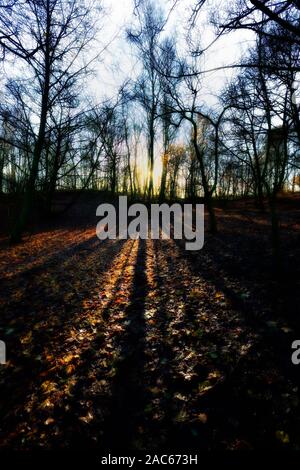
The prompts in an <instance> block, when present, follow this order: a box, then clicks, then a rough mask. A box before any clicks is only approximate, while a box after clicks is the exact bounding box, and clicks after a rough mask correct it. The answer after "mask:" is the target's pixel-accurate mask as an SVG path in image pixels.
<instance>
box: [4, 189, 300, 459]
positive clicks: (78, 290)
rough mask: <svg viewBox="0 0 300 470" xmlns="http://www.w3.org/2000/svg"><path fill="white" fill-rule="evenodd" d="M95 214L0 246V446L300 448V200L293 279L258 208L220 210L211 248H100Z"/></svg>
mask: <svg viewBox="0 0 300 470" xmlns="http://www.w3.org/2000/svg"><path fill="white" fill-rule="evenodd" d="M98 203H99V201H98V202H97V203H95V201H94V202H90V203H89V204H86V206H85V205H84V203H78V204H77V207H75V208H74V209H73V212H72V211H71V213H70V214H69V215H68V217H66V216H64V217H63V218H61V219H58V220H57V221H55V222H51V223H49V224H48V226H47V224H46V225H44V226H43V227H40V228H39V227H36V229H35V231H34V233H33V234H31V235H30V236H29V235H28V236H26V237H25V239H24V242H23V243H22V244H20V245H17V246H15V247H8V246H7V238H6V237H5V236H4V235H3V237H2V238H1V240H0V242H1V247H0V276H1V279H0V302H1V303H0V306H1V315H0V339H1V340H4V341H5V343H6V347H7V364H6V365H1V366H0V388H1V392H2V393H1V395H2V398H1V403H0V432H1V434H0V445H1V447H2V448H5V449H36V448H50V449H58V448H76V449H87V448H89V449H98V450H99V449H113V448H120V447H123V448H124V449H127V450H128V449H130V450H147V451H149V450H155V449H159V450H164V449H168V448H175V449H178V450H179V449H187V448H189V449H192V448H197V449H200V450H201V449H259V448H264V449H266V448H267V449H277V448H278V447H282V448H284V449H289V448H292V449H300V433H299V428H300V365H299V366H295V365H293V364H292V362H291V354H292V349H291V344H292V341H294V340H295V339H300V317H299V313H300V312H299V304H300V303H299V301H300V282H299V277H300V276H299V273H300V263H299V253H300V243H299V241H300V198H296V197H295V198H291V199H289V200H282V202H281V203H280V220H281V226H282V230H281V236H282V246H283V250H284V253H285V269H286V271H285V275H284V277H283V278H282V279H281V280H280V281H278V280H275V279H274V276H273V272H272V263H271V255H270V242H269V232H270V229H269V221H268V217H267V215H264V214H260V213H259V212H258V211H257V210H256V209H255V208H254V206H253V205H252V203H251V202H248V203H247V202H245V201H244V202H235V203H230V204H229V205H228V206H227V207H226V208H223V209H222V208H219V209H217V217H218V223H219V227H220V230H219V233H218V234H217V235H214V236H212V235H210V234H209V233H206V237H205V245H204V247H203V249H202V250H200V251H199V252H191V251H190V252H188V251H186V250H185V249H184V243H183V242H181V241H177V240H175V241H174V240H144V241H143V240H142V241H140V240H106V241H99V240H98V239H97V237H96V235H95V225H96V218H95V216H94V213H95V207H96V205H97V204H98ZM80 204H82V205H80ZM79 214H85V215H84V216H82V217H80V215H79Z"/></svg>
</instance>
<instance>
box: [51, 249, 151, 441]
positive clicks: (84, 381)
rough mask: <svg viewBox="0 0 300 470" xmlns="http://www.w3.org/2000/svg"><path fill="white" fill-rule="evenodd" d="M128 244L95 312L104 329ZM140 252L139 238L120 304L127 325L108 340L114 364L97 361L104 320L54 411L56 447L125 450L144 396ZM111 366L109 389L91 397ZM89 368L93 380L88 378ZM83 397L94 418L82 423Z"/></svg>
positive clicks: (144, 290) (142, 256)
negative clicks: (107, 293) (109, 289)
mask: <svg viewBox="0 0 300 470" xmlns="http://www.w3.org/2000/svg"><path fill="white" fill-rule="evenodd" d="M133 246H134V245H133V242H132V245H131V250H130V252H129V253H128V256H127V259H126V263H125V264H124V266H123V267H122V271H121V272H120V273H119V275H118V280H117V283H116V284H115V286H114V289H113V295H112V297H111V299H110V301H109V303H108V304H107V305H106V307H105V309H104V310H103V311H102V314H101V315H102V318H103V319H104V320H105V319H106V320H107V323H108V325H107V328H109V319H110V317H111V316H113V315H114V314H116V310H115V308H114V307H115V300H116V298H117V296H118V293H119V291H120V289H122V283H123V282H124V279H123V275H124V272H125V269H126V267H127V266H128V263H129V262H130V253H131V252H132V250H133ZM145 255H146V249H145V241H139V247H138V254H137V259H136V265H135V271H134V276H133V283H132V290H131V294H130V298H129V303H128V306H127V307H125V317H124V321H125V325H127V326H126V328H125V330H124V331H123V332H122V333H119V335H117V338H115V341H114V348H115V349H116V350H118V358H117V359H114V360H113V361H114V363H113V364H111V363H110V364H109V366H108V368H107V366H104V365H103V364H102V362H101V350H102V348H104V346H105V333H106V325H105V323H104V324H103V327H101V329H100V330H99V331H98V333H97V335H96V337H95V338H94V339H93V340H92V342H91V343H90V344H89V347H88V349H86V350H85V351H84V352H83V354H82V355H81V362H80V364H79V365H78V366H77V367H76V371H75V374H76V377H77V381H76V384H75V386H74V387H73V388H72V393H71V396H70V397H68V399H67V400H65V402H64V403H61V404H60V406H59V407H58V408H57V409H56V410H55V416H56V420H57V421H58V422H61V423H62V426H61V434H60V435H59V436H58V437H55V436H49V439H48V440H49V443H50V445H51V446H60V445H61V440H62V439H63V441H64V443H65V445H66V446H67V447H69V448H71V449H75V448H78V449H80V450H83V449H90V448H95V449H97V450H99V449H103V450H107V449H110V448H118V449H119V448H124V449H125V448H126V449H128V447H130V446H131V444H132V441H133V440H134V436H135V434H136V432H135V431H136V426H138V421H139V419H140V416H142V412H143V401H144V396H145V393H144V382H143V369H144V361H145V356H144V341H145V321H144V306H145V298H146V294H147V280H146V273H145ZM120 321H122V320H120ZM99 353H100V354H99ZM112 367H113V368H114V370H115V375H114V377H113V378H112V379H111V388H110V392H107V393H106V392H105V393H102V392H99V393H97V394H96V395H95V394H94V393H91V392H90V387H92V386H93V384H95V383H97V382H98V381H103V380H105V379H106V377H107V373H108V371H109V370H111V369H112ZM91 370H93V378H91V377H90V376H89V372H90V371H91ZM86 401H88V402H89V407H90V409H91V410H92V413H93V417H94V419H93V420H92V422H90V423H89V424H88V425H87V424H86V423H84V422H82V421H80V420H79V419H78V417H79V415H80V414H82V413H84V411H83V409H82V403H84V402H86ZM66 404H67V408H68V409H67V410H66V409H65V405H66Z"/></svg>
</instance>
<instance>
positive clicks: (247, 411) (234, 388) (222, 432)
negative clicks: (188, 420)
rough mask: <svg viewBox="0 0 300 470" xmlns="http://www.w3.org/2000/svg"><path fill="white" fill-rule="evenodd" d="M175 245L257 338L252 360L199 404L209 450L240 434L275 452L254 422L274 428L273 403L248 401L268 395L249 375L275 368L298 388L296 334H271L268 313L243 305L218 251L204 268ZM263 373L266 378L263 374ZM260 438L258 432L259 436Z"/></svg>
mask: <svg viewBox="0 0 300 470" xmlns="http://www.w3.org/2000/svg"><path fill="white" fill-rule="evenodd" d="M175 242H176V244H177V246H178V247H179V248H180V251H181V254H182V257H183V258H185V259H186V260H187V261H188V263H189V268H190V269H191V272H192V273H194V274H196V275H200V276H201V277H202V278H203V279H204V280H205V281H207V282H209V283H210V284H212V285H214V286H215V288H216V289H217V290H220V291H222V292H223V293H224V294H225V296H226V298H227V299H228V300H229V302H230V308H232V309H234V310H236V311H237V312H239V315H240V318H241V319H242V320H243V321H244V324H245V326H248V327H249V328H251V329H252V330H253V331H256V332H258V333H259V336H258V338H257V340H256V344H255V355H254V354H250V355H249V357H248V356H245V358H244V359H243V361H241V363H240V364H239V366H238V367H236V369H235V370H234V373H233V374H231V375H230V376H229V378H228V379H227V380H225V382H224V384H223V385H221V386H220V387H216V388H215V390H214V391H213V392H212V393H210V394H207V395H206V396H203V397H201V399H200V401H201V403H202V404H203V405H204V406H207V407H208V409H209V414H210V416H211V424H212V425H214V426H215V428H216V429H217V434H216V435H215V438H214V441H215V442H214V444H213V445H214V446H219V448H221V440H222V439H223V438H224V436H226V437H227V438H230V436H235V435H236V433H237V430H238V432H239V434H240V435H243V433H244V435H245V436H247V435H250V436H251V439H253V443H254V444H255V446H257V447H261V445H264V446H265V447H266V448H275V447H276V442H275V441H276V440H275V439H274V436H273V434H271V433H270V432H269V433H267V434H264V435H263V437H262V436H260V435H259V434H258V432H257V423H258V421H259V422H260V427H261V428H262V427H263V425H264V426H266V427H267V426H268V427H269V428H272V427H273V428H276V426H278V423H277V424H276V414H274V410H273V408H272V401H270V400H269V401H268V400H267V399H266V400H257V399H256V398H255V396H254V397H253V398H252V397H251V395H248V394H247V391H248V389H251V388H252V387H253V388H254V389H255V390H257V391H258V392H257V393H261V394H266V393H267V390H266V388H267V386H266V385H263V384H262V383H261V382H260V381H259V380H257V378H256V377H255V373H253V374H251V369H252V368H253V369H254V368H257V369H258V371H257V374H258V375H259V374H260V373H262V372H261V371H260V367H261V368H262V371H264V367H265V368H268V367H269V368H273V367H274V365H275V367H276V368H278V370H279V371H280V373H281V374H282V376H283V377H286V378H287V380H290V381H291V382H292V383H294V386H296V387H297V386H298V387H299V385H300V379H299V374H296V373H295V368H293V365H292V363H291V360H290V355H291V354H290V348H291V343H292V340H293V338H294V337H295V331H293V332H291V333H289V334H286V333H284V332H283V331H282V330H281V329H279V328H270V327H269V326H268V325H267V322H266V320H274V317H272V311H271V312H270V314H268V316H267V317H266V316H263V315H261V312H260V311H259V309H258V307H257V306H258V304H257V302H256V299H255V298H253V297H251V296H250V297H249V298H246V299H243V298H241V296H240V295H239V294H238V293H237V292H236V291H235V289H233V288H232V286H231V285H230V284H229V283H228V280H227V276H228V275H229V274H226V273H227V272H226V270H224V264H223V263H222V261H223V257H222V255H220V253H219V252H218V251H216V252H215V253H213V252H212V253H211V252H209V257H212V261H213V262H212V264H205V263H204V262H203V261H205V259H203V257H202V255H201V253H199V254H196V255H195V254H193V253H191V252H188V251H186V250H185V248H184V242H183V241H179V240H175ZM204 249H205V248H204ZM228 249H230V247H228ZM218 268H219V270H218ZM224 272H225V274H226V275H225V276H224ZM230 272H231V271H230ZM237 276H238V273H237V274H236V282H237V283H239V284H240V283H241V280H240V279H238V277H237ZM275 318H276V317H275ZM257 357H261V358H264V361H263V364H260V362H259V361H257ZM245 371H246V375H245ZM263 373H264V374H265V373H266V371H264V372H263ZM268 388H269V387H268ZM273 390H274V392H273V393H274V396H275V397H276V396H278V397H280V393H282V392H279V391H278V389H277V388H276V385H275V386H273ZM278 399H279V398H278ZM274 400H275V399H274ZM225 410H230V413H231V422H230V423H229V422H228V413H227V412H226V411H225ZM236 423H238V424H236ZM262 423H264V424H262ZM235 426H238V428H235ZM260 432H262V431H261V430H260ZM218 440H219V442H218Z"/></svg>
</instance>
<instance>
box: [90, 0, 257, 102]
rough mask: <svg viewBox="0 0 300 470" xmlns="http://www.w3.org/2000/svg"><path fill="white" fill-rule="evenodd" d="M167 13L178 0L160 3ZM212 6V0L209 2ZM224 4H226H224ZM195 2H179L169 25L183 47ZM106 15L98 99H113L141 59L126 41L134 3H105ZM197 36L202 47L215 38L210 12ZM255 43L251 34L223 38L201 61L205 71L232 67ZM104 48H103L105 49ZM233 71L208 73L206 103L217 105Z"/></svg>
mask: <svg viewBox="0 0 300 470" xmlns="http://www.w3.org/2000/svg"><path fill="white" fill-rule="evenodd" d="M156 2H157V3H158V4H160V6H161V7H162V8H163V9H164V11H165V12H166V14H168V12H169V11H170V8H171V7H172V5H173V3H174V0H156ZM208 3H209V4H210V5H212V3H213V2H212V1H210V2H208ZM222 3H223V5H224V4H225V2H222ZM192 4H193V0H177V5H176V7H175V8H174V9H173V11H172V13H171V14H170V16H169V21H168V23H167V25H166V34H168V33H169V32H170V33H174V32H175V35H176V39H177V41H178V43H179V44H181V45H182V49H183V48H184V47H185V45H184V36H185V34H186V25H187V21H188V19H189V17H190V14H191V5H192ZM102 5H103V7H104V9H105V12H106V17H105V18H104V20H103V29H102V30H101V32H100V35H99V38H100V43H101V46H102V47H105V46H106V45H107V44H108V47H107V49H106V50H105V52H104V53H103V55H102V59H103V60H102V62H101V64H97V67H96V69H97V76H96V77H97V80H96V81H95V82H94V81H93V83H92V86H93V89H94V90H93V91H94V92H95V94H96V96H97V97H99V98H100V97H103V96H107V95H108V96H113V95H114V93H115V91H116V90H117V89H118V87H119V86H120V85H121V83H123V81H124V80H125V79H126V78H127V77H128V76H129V77H132V78H134V77H135V74H136V73H137V70H138V66H137V59H136V57H135V51H134V50H133V49H132V47H131V46H130V45H129V44H128V43H127V41H126V39H125V30H126V27H128V26H129V25H130V24H131V23H132V21H133V20H134V15H133V10H134V2H133V0H102ZM197 25H199V26H198V28H196V29H195V32H194V36H195V37H197V39H198V37H199V38H200V39H201V44H203V45H204V46H206V45H208V44H209V43H211V42H212V40H213V39H214V38H215V32H214V29H213V27H212V26H211V25H210V24H209V20H208V10H207V9H206V10H204V11H203V13H202V14H201V16H200V17H199V18H198V22H197ZM253 40H254V34H253V33H252V32H250V31H245V30H239V31H236V32H232V33H229V34H227V35H223V36H222V37H221V38H220V39H218V41H217V42H216V43H215V44H214V45H213V46H212V47H210V48H209V50H208V51H207V52H206V53H205V55H204V57H203V58H201V64H202V67H203V69H205V70H210V69H212V68H215V67H221V66H223V65H229V64H233V63H235V62H237V61H238V60H239V58H240V57H241V55H243V53H245V51H246V49H247V47H248V46H249V44H251V42H253ZM101 46H100V47H101ZM232 74H233V72H232V71H231V70H219V71H214V72H210V73H207V74H205V76H204V77H203V87H202V90H203V91H202V94H203V100H204V101H206V102H208V103H211V104H213V103H214V102H215V101H216V100H215V98H214V96H215V95H217V94H218V93H219V92H220V90H221V89H222V88H223V87H224V85H225V83H226V81H227V80H228V79H230V77H231V76H232Z"/></svg>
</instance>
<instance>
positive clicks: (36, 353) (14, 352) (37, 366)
mask: <svg viewBox="0 0 300 470" xmlns="http://www.w3.org/2000/svg"><path fill="white" fill-rule="evenodd" d="M123 244H124V241H120V242H118V243H116V244H115V245H114V246H113V247H112V245H111V244H110V243H106V244H102V243H101V244H99V248H100V247H101V249H100V250H99V248H98V250H99V253H100V255H102V256H104V257H105V255H106V258H105V259H107V261H105V262H104V265H103V266H102V269H103V270H107V269H109V267H110V266H111V265H112V264H113V262H114V258H115V257H116V256H118V254H119V252H120V251H121V249H122V246H123ZM80 246H81V248H82V247H86V244H85V243H82V244H80ZM88 246H89V248H90V249H92V248H91V246H90V243H88ZM66 251H68V250H66ZM108 254H109V256H108ZM85 256H87V255H86V254H85ZM52 271H53V274H54V273H55V268H54V267H53V268H52ZM95 272H96V275H95V277H94V281H93V283H92V282H91V280H90V279H89V282H88V288H89V292H92V291H93V289H94V288H95V286H96V285H97V283H99V279H101V278H99V276H101V271H100V270H99V268H97V266H96V268H95ZM68 276H70V273H69V272H68V271H66V272H65V277H66V278H68ZM46 287H47V286H42V290H40V291H39V292H38V293H36V292H34V286H33V287H32V291H29V292H27V293H26V296H28V295H29V298H30V299H31V302H32V306H31V308H32V309H33V308H34V302H35V300H36V301H42V302H43V303H44V304H46V302H47V294H46ZM80 288H81V289H82V292H83V294H84V296H85V295H86V292H85V290H86V285H85V282H84V279H83V282H82V284H81V287H80ZM43 289H45V291H44V296H43ZM78 294H80V292H78ZM60 295H61V293H60V294H59V293H58V300H57V301H56V302H54V303H52V302H51V308H55V306H56V307H57V308H58V309H61V308H62V305H61V299H60ZM41 296H42V297H41ZM48 300H49V299H48ZM15 308H16V305H14V306H13V308H12V310H11V312H10V313H11V315H13V314H14V309H15ZM19 309H20V310H21V312H20V314H21V315H22V318H23V323H22V325H19V328H21V327H22V326H23V327H25V326H26V330H29V331H31V332H32V338H31V341H30V345H29V346H30V349H29V351H30V352H29V353H28V354H24V351H25V352H26V349H27V348H28V347H29V346H27V345H26V344H25V345H21V344H20V342H19V339H18V335H19V334H21V333H24V330H22V331H19V332H18V330H17V331H15V332H14V333H13V334H12V335H11V337H9V338H8V340H7V352H8V355H9V356H8V357H9V359H10V361H12V362H13V364H14V366H13V368H8V369H7V371H6V370H5V371H3V374H5V376H4V380H5V383H6V390H5V397H4V398H5V399H4V400H2V403H1V408H0V412H1V416H2V425H3V426H4V417H5V416H6V418H7V420H5V423H6V424H5V429H4V427H3V428H2V433H3V434H7V433H8V432H9V429H11V428H13V427H14V426H15V425H16V424H17V422H18V415H15V414H14V413H11V410H14V409H22V407H24V406H25V402H26V397H27V395H28V393H30V391H31V390H32V389H33V388H34V387H36V386H38V384H39V383H40V382H41V381H43V380H45V379H43V377H42V376H40V374H41V372H42V371H44V370H45V363H44V362H43V361H41V355H42V354H43V351H44V350H45V349H47V345H51V346H53V341H54V342H55V341H57V339H56V336H57V334H58V333H60V332H61V331H64V329H65V328H66V326H67V324H68V323H70V321H71V322H72V319H73V318H74V320H75V318H76V317H77V315H78V312H80V311H81V300H80V295H79V300H78V304H77V305H74V306H71V307H70V309H68V311H65V312H63V311H61V313H60V316H59V321H58V323H57V324H55V325H51V328H47V326H45V327H44V328H42V327H38V328H35V324H36V323H37V322H40V321H41V320H46V321H47V318H45V315H42V313H41V314H37V315H31V316H30V317H26V315H24V309H23V310H22V299H21V301H20V303H19ZM16 313H18V311H16ZM49 315H51V311H50V313H49ZM50 320H51V318H50ZM25 321H26V325H25V324H24V322H25ZM59 346H60V347H62V346H63V345H61V344H60V345H59ZM53 352H54V353H55V350H53ZM2 379H3V376H2ZM1 427H2V426H1Z"/></svg>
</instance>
